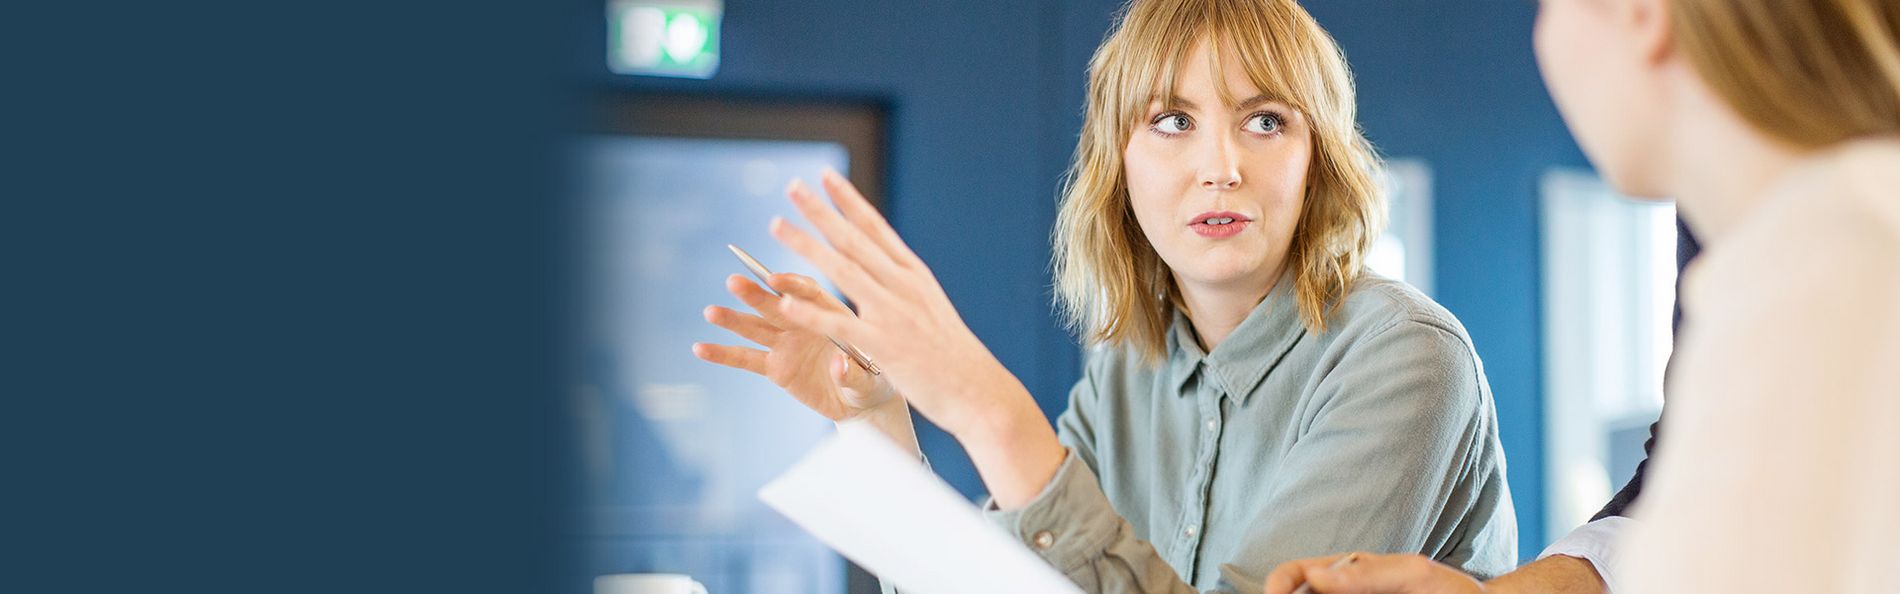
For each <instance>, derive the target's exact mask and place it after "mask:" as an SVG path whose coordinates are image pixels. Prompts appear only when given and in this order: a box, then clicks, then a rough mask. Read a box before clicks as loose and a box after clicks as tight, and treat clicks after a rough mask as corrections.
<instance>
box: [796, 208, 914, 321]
mask: <svg viewBox="0 0 1900 594" xmlns="http://www.w3.org/2000/svg"><path fill="white" fill-rule="evenodd" d="M771 232H772V238H773V239H777V240H778V242H779V243H781V244H784V246H785V247H787V248H790V249H791V250H792V251H793V252H795V253H797V254H798V255H799V257H801V258H804V259H805V261H807V262H811V263H812V265H813V266H817V267H818V270H819V271H821V272H823V273H824V274H825V276H826V277H829V278H830V279H831V281H832V282H835V283H838V288H840V289H843V290H844V292H845V294H846V295H850V296H851V297H852V298H853V299H856V300H858V301H860V302H866V303H871V302H885V301H886V300H887V299H888V298H889V296H890V292H889V291H886V290H885V289H884V287H883V285H881V284H879V283H878V282H877V281H876V280H875V279H873V278H871V276H870V275H869V274H867V273H866V272H865V271H864V268H863V267H861V266H859V265H858V263H857V262H853V261H851V260H848V259H846V258H845V257H844V256H842V255H839V254H838V252H837V251H835V250H832V249H831V248H830V247H828V246H826V245H824V244H823V243H822V242H819V241H818V240H817V239H816V238H813V237H812V236H811V234H809V233H806V232H805V231H804V230H803V229H799V228H798V227H796V226H793V225H792V224H791V223H790V222H787V221H786V220H785V219H783V218H776V217H775V218H773V219H772V225H771ZM781 305H782V302H781Z"/></svg>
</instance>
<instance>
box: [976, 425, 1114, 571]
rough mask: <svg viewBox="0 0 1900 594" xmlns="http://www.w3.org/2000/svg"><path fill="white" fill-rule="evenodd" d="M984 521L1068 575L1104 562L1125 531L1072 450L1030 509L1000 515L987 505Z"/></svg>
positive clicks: (1091, 472) (991, 504)
mask: <svg viewBox="0 0 1900 594" xmlns="http://www.w3.org/2000/svg"><path fill="white" fill-rule="evenodd" d="M983 516H984V517H985V518H987V519H988V520H989V521H990V522H991V523H992V524H995V525H996V526H997V527H999V528H1002V529H1003V531H1004V532H1007V533H1009V534H1010V536H1013V537H1015V538H1016V539H1017V540H1020V541H1022V543H1023V544H1024V545H1027V546H1028V547H1029V550H1031V551H1034V552H1035V553H1036V554H1037V555H1041V556H1042V558H1043V560H1045V561H1048V562H1049V564H1050V565H1052V566H1054V567H1055V568H1056V569H1058V570H1061V571H1062V572H1063V573H1064V574H1067V573H1070V572H1072V571H1074V570H1076V569H1078V568H1080V567H1082V566H1083V565H1085V564H1087V563H1088V562H1089V561H1091V560H1093V559H1095V558H1096V557H1099V556H1101V554H1102V551H1104V550H1107V548H1108V546H1109V544H1111V543H1112V542H1113V541H1114V539H1115V537H1116V535H1117V534H1118V533H1119V531H1120V530H1121V525H1122V519H1121V516H1120V515H1118V514H1116V513H1115V508H1114V506H1112V505H1110V504H1109V502H1108V496H1107V495H1104V494H1103V493H1102V485H1101V484H1100V483H1097V482H1096V479H1095V471H1094V470H1092V469H1090V468H1089V465H1088V463H1086V462H1083V461H1082V457H1081V456H1080V455H1077V454H1076V452H1075V449H1074V448H1070V449H1069V452H1068V457H1066V458H1064V459H1063V461H1062V466H1061V467H1060V468H1057V469H1056V475H1055V477H1054V478H1051V479H1049V484H1048V485H1044V486H1043V488H1042V492H1041V493H1037V494H1036V497H1035V499H1032V500H1030V501H1029V504H1028V505H1025V506H1023V507H1021V508H1018V509H1012V510H1000V509H997V507H996V502H995V501H994V500H990V501H985V502H984V504H983Z"/></svg>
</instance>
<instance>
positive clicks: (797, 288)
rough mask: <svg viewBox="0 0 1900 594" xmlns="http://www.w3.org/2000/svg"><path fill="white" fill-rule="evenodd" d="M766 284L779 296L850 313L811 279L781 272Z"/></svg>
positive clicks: (841, 303)
mask: <svg viewBox="0 0 1900 594" xmlns="http://www.w3.org/2000/svg"><path fill="white" fill-rule="evenodd" d="M766 282H767V283H770V284H771V285H772V290H774V291H778V292H779V293H780V294H783V295H788V296H792V297H798V298H800V299H804V300H806V301H810V302H812V303H818V304H823V305H824V306H826V307H827V308H828V309H836V310H840V311H850V308H847V307H845V306H844V303H843V302H840V301H838V298H837V297H833V296H832V295H831V293H829V292H826V291H825V289H824V288H823V287H820V286H818V282H817V281H815V280H812V279H811V277H807V276H801V275H797V274H791V273H785V272H781V273H778V274H774V275H772V276H771V277H769V278H767V279H766Z"/></svg>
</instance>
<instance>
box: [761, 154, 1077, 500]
mask: <svg viewBox="0 0 1900 594" xmlns="http://www.w3.org/2000/svg"><path fill="white" fill-rule="evenodd" d="M824 186H825V191H826V193H828V194H830V196H831V202H832V203H833V204H835V205H836V206H837V208H836V209H835V210H834V209H833V208H832V205H828V204H826V203H825V202H824V201H823V200H822V199H820V198H819V197H818V196H817V195H816V194H814V193H813V192H812V191H811V188H809V187H807V186H805V185H804V184H803V183H802V182H797V181H794V182H792V185H791V187H790V188H788V189H787V194H789V195H790V197H791V199H792V203H793V204H794V205H795V206H797V207H798V211H799V213H800V214H801V215H803V216H804V218H805V220H807V221H810V222H811V224H812V225H813V226H814V227H815V228H817V230H818V233H819V235H821V236H822V237H824V240H823V241H820V240H819V239H818V238H817V237H814V236H812V235H811V234H809V233H807V232H806V231H804V230H802V229H799V228H798V227H795V226H793V225H791V224H790V223H788V222H786V221H785V220H784V219H774V220H773V221H772V227H771V231H772V237H774V238H776V239H778V241H779V242H780V243H783V244H785V246H786V247H788V248H791V250H792V251H794V252H797V253H798V255H799V256H802V257H804V258H805V259H806V260H808V261H810V262H811V263H812V264H813V265H815V266H817V267H818V269H819V270H820V271H822V272H823V273H824V275H825V276H826V277H828V278H830V279H831V280H832V281H833V282H835V283H837V285H838V287H839V288H840V289H841V290H843V291H844V294H845V295H846V296H847V297H849V298H850V299H851V300H852V302H853V303H854V304H855V305H856V306H857V310H858V312H857V315H852V313H851V312H850V311H848V310H845V309H843V308H840V307H830V306H828V305H827V304H825V303H824V301H823V300H821V299H819V298H818V294H816V293H814V290H815V287H799V286H794V284H791V283H787V284H785V285H784V286H781V283H779V282H778V279H777V278H776V277H775V278H774V279H773V281H772V287H773V288H774V289H777V290H779V291H780V292H781V293H784V294H785V296H786V297H785V298H784V299H782V300H780V301H779V303H778V309H779V312H780V313H781V314H782V315H783V319H784V320H786V321H787V322H789V323H790V324H792V325H795V326H799V327H802V328H808V329H810V330H812V331H815V332H818V333H822V334H828V335H831V336H834V337H837V338H838V339H839V340H843V341H845V342H849V343H851V344H853V345H855V346H857V347H858V348H859V349H860V350H862V351H864V352H865V353H866V354H867V355H869V356H870V357H871V359H872V360H874V361H876V362H877V364H878V366H879V367H881V368H882V369H883V370H884V373H885V377H887V378H889V380H890V383H891V384H892V385H893V386H895V387H896V389H897V391H898V392H899V393H901V394H903V399H904V400H906V401H908V402H909V403H910V405H911V406H914V407H916V408H917V410H918V412H921V413H923V414H924V416H926V417H929V418H930V420H931V421H934V422H936V423H937V425H938V426H940V427H942V428H943V429H944V430H946V431H948V432H950V434H951V435H954V436H956V437H957V439H958V441H960V442H962V443H963V445H964V448H965V449H966V450H967V451H969V453H970V457H971V460H972V461H973V462H975V463H976V466H977V471H978V472H979V473H980V474H982V475H983V478H984V482H985V483H987V484H989V486H990V491H991V494H992V495H993V496H994V497H995V498H996V501H997V503H998V504H999V505H1003V506H1005V507H1011V506H1013V505H1014V504H1020V503H1023V502H1027V501H1028V500H1029V499H1031V498H1033V496H1034V495H1035V494H1036V493H1038V492H1040V491H1041V489H1042V486H1043V485H1044V484H1046V483H1047V481H1048V479H1049V478H1050V477H1051V476H1053V475H1054V473H1055V470H1056V468H1057V467H1058V466H1060V465H1061V462H1062V458H1063V455H1064V452H1063V449H1062V446H1061V444H1060V443H1059V442H1057V441H1056V438H1055V432H1054V430H1053V429H1052V428H1051V427H1050V426H1049V423H1048V421H1047V420H1046V419H1044V418H1043V416H1042V411H1041V409H1039V408H1038V407H1037V406H1036V402H1035V399H1033V398H1031V397H1030V395H1029V391H1028V389H1027V388H1024V387H1023V384H1022V382H1021V381H1019V380H1017V379H1016V376H1014V375H1011V374H1010V373H1009V370H1008V369H1006V368H1004V367H1003V364H1002V362H1001V361H998V360H996V356H995V355H992V354H991V353H990V351H989V349H988V348H987V347H984V346H983V343H982V341H980V340H978V339H977V338H976V334H975V333H973V332H971V331H970V328H969V326H967V325H965V324H964V323H963V319H962V317H961V316H958V315H957V311H956V308H955V307H953V306H952V305H951V303H950V298H949V297H948V296H947V295H945V294H944V291H943V287H942V286H940V285H939V284H938V283H937V278H936V277H935V276H934V275H932V274H931V272H930V269H929V268H927V267H925V266H924V263H923V261H922V260H920V259H918V257H917V254H915V253H913V252H912V251H911V250H910V247H909V246H906V245H905V244H904V241H903V240H902V239H899V238H898V236H897V232H896V231H894V230H892V229H891V226H890V224H889V223H888V222H886V221H885V220H884V217H883V216H882V215H879V214H878V212H877V210H876V209H875V208H872V206H871V204H870V203H869V202H868V201H866V200H865V199H864V196H863V195H861V194H859V193H858V190H857V188H854V187H852V185H851V182H849V181H847V180H845V179H844V177H843V176H840V175H838V174H837V173H835V172H829V171H827V172H825V174H824Z"/></svg>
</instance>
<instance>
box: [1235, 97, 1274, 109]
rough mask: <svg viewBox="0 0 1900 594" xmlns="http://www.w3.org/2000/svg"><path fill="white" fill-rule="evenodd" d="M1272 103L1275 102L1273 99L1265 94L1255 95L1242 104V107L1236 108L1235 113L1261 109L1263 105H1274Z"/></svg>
mask: <svg viewBox="0 0 1900 594" xmlns="http://www.w3.org/2000/svg"><path fill="white" fill-rule="evenodd" d="M1272 102H1273V98H1272V97H1268V96H1267V95H1266V94H1264V93H1263V94H1260V95H1254V96H1252V97H1249V98H1247V100H1246V101H1242V102H1240V106H1239V107H1235V108H1234V111H1245V110H1249V109H1253V108H1255V107H1259V106H1260V105H1261V104H1265V103H1272Z"/></svg>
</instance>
